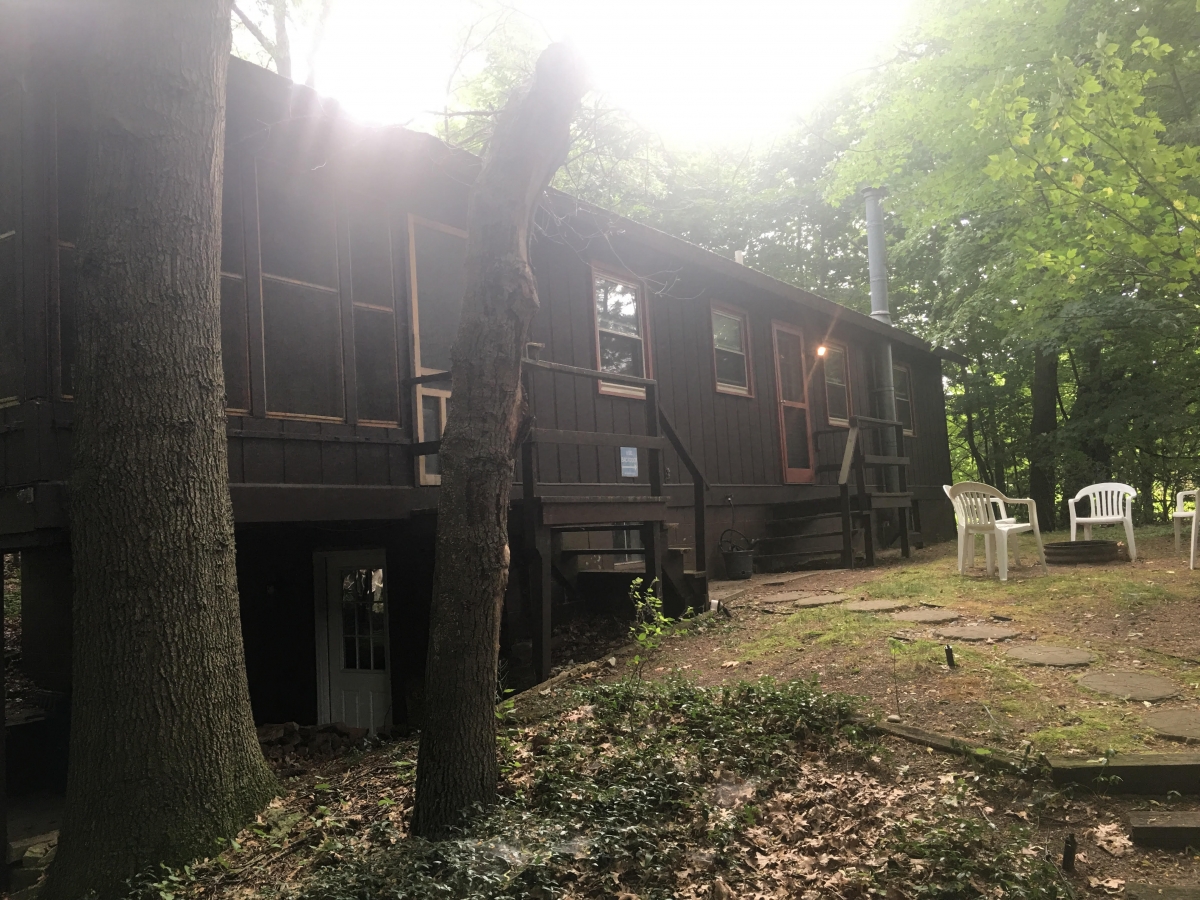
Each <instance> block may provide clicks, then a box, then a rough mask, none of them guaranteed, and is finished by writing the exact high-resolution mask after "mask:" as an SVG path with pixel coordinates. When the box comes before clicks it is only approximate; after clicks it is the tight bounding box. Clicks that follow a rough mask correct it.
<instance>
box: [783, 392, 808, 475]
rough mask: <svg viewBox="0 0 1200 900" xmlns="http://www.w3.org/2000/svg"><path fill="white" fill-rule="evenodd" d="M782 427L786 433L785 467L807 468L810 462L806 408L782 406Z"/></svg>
mask: <svg viewBox="0 0 1200 900" xmlns="http://www.w3.org/2000/svg"><path fill="white" fill-rule="evenodd" d="M783 427H784V428H785V429H786V431H787V434H786V437H785V440H784V444H785V445H786V446H787V467H788V468H789V469H808V468H811V463H810V462H809V458H808V410H806V409H802V408H801V407H799V406H785V407H784V408H783Z"/></svg>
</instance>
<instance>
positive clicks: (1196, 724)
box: [1145, 709, 1200, 741]
mask: <svg viewBox="0 0 1200 900" xmlns="http://www.w3.org/2000/svg"><path fill="white" fill-rule="evenodd" d="M1145 721H1146V724H1147V725H1149V726H1150V727H1151V728H1153V729H1154V730H1155V731H1157V732H1158V733H1159V734H1161V735H1162V736H1163V737H1169V738H1174V739H1175V740H1177V741H1200V709H1158V710H1155V711H1154V712H1152V713H1147V714H1146V719H1145Z"/></svg>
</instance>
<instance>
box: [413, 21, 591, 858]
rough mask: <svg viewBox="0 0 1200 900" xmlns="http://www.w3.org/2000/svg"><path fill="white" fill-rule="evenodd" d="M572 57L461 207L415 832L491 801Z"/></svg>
mask: <svg viewBox="0 0 1200 900" xmlns="http://www.w3.org/2000/svg"><path fill="white" fill-rule="evenodd" d="M583 91H584V79H583V74H582V70H581V68H580V65H579V63H578V61H577V60H576V59H575V57H574V55H573V54H572V53H571V52H570V51H569V50H568V49H567V48H566V47H564V46H563V45H560V44H554V45H551V46H550V47H549V48H547V49H546V51H545V52H544V53H543V54H542V56H541V58H540V59H539V60H538V64H537V71H536V73H535V75H534V79H533V84H532V85H531V86H530V88H529V90H528V92H526V93H525V94H523V95H521V96H518V97H516V98H514V99H513V100H512V101H510V103H509V105H508V107H507V108H506V109H505V110H504V111H503V112H502V113H501V115H500V119H499V121H498V122H497V126H496V131H495V134H494V135H493V136H492V139H491V141H490V142H489V144H488V149H487V151H486V153H485V155H484V160H483V168H482V170H481V171H480V173H479V178H478V180H477V181H476V182H475V186H474V188H473V190H472V192H471V199H470V204H469V207H468V211H467V232H468V237H467V285H466V297H465V299H464V301H463V309H462V320H461V322H460V323H459V327H458V338H457V340H456V341H455V344H454V354H453V363H452V365H453V372H454V379H453V385H452V390H453V397H454V402H453V404H452V405H451V407H450V415H449V418H448V420H447V422H446V430H445V433H444V434H443V436H442V445H441V450H440V454H439V457H440V460H441V466H442V486H441V496H440V499H439V501H438V529H437V563H436V568H435V573H434V590H433V611H432V619H431V622H430V636H429V662H428V667H427V670H426V678H425V709H426V710H427V711H429V712H427V714H426V721H425V726H424V728H423V729H422V732H421V747H420V755H419V758H418V763H417V790H416V794H417V795H416V809H415V811H414V821H413V824H414V828H415V830H416V831H417V832H418V833H420V834H424V835H427V836H436V835H439V834H442V833H444V832H445V830H446V829H447V828H448V827H450V826H451V825H453V824H454V823H455V822H456V821H458V820H459V819H460V818H461V817H462V815H463V813H464V811H465V810H466V809H467V808H469V807H471V806H473V805H475V804H488V803H490V802H491V801H492V800H493V799H494V798H495V793H496V783H497V780H498V778H499V769H498V765H497V760H496V714H495V704H496V666H497V662H498V657H499V639H500V605H501V603H502V602H503V598H504V589H505V585H506V584H507V582H508V566H509V548H508V502H509V492H510V490H511V488H512V481H513V461H512V445H513V441H514V440H515V438H516V430H517V418H518V412H519V409H520V400H521V397H520V384H521V357H522V354H523V352H524V348H525V343H526V341H527V340H528V336H529V323H530V321H531V320H532V319H533V314H534V313H535V312H536V311H537V308H538V299H537V290H536V287H535V284H534V278H533V271H532V270H531V269H530V267H529V235H530V230H531V228H532V224H533V214H534V211H535V210H536V208H537V204H538V201H539V199H540V198H541V196H542V194H543V192H544V191H545V189H546V186H547V185H548V184H549V183H550V178H551V177H552V176H553V175H554V172H555V171H556V170H557V169H558V167H559V166H560V165H561V164H562V162H563V160H564V159H565V158H566V154H567V150H568V147H569V144H570V123H571V119H572V118H573V116H574V114H575V112H576V110H577V109H578V107H579V102H580V99H581V98H582V96H583Z"/></svg>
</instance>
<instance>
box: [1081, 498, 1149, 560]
mask: <svg viewBox="0 0 1200 900" xmlns="http://www.w3.org/2000/svg"><path fill="white" fill-rule="evenodd" d="M1136 496H1137V491H1135V490H1134V489H1133V488H1131V487H1130V486H1129V485H1127V484H1121V483H1120V482H1119V481H1106V482H1104V484H1091V485H1088V486H1087V487H1085V488H1083V489H1082V490H1081V491H1080V492H1079V493H1078V494H1076V495H1075V498H1074V499H1073V500H1068V501H1067V505H1068V506H1070V508H1071V540H1075V528H1076V526H1077V525H1082V526H1083V539H1084V540H1085V541H1090V540H1091V539H1092V526H1093V525H1124V526H1125V539H1126V541H1127V542H1128V544H1129V558H1130V559H1131V560H1135V559H1137V545H1136V544H1134V542H1133V498H1134V497H1136ZM1084 497H1087V498H1088V515H1087V516H1079V515H1077V514H1076V512H1075V504H1076V503H1078V502H1079V501H1080V500H1082V499H1083V498H1084Z"/></svg>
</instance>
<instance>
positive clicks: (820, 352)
mask: <svg viewBox="0 0 1200 900" xmlns="http://www.w3.org/2000/svg"><path fill="white" fill-rule="evenodd" d="M826 349H827V348H825V347H818V348H817V356H824V355H825V350H826Z"/></svg>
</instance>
